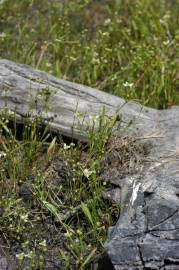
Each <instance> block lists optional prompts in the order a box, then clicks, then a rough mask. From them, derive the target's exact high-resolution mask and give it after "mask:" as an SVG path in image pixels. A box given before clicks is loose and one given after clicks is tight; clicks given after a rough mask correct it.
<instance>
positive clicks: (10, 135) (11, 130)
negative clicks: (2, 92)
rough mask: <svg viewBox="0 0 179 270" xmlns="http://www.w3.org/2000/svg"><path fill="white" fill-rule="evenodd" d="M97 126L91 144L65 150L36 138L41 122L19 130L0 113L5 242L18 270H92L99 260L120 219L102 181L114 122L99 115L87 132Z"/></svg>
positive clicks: (47, 138)
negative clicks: (102, 165) (112, 227)
mask: <svg viewBox="0 0 179 270" xmlns="http://www.w3.org/2000/svg"><path fill="white" fill-rule="evenodd" d="M10 118H11V121H12V118H13V125H12V122H11V121H10V120H9V119H10ZM94 119H98V124H96V125H97V129H96V131H95V129H94V126H93V125H91V127H90V128H89V129H88V136H89V143H88V144H85V145H84V144H81V143H80V142H78V143H77V142H76V143H74V142H71V143H70V144H67V143H65V142H63V141H62V139H61V138H60V137H58V136H56V137H52V135H51V133H50V129H48V127H46V129H45V130H43V131H42V130H39V128H38V126H39V123H40V118H39V117H38V118H34V120H33V121H32V119H31V122H30V121H29V119H28V117H27V118H26V119H24V124H23V125H22V126H18V125H17V123H16V118H15V114H13V115H12V113H10V114H9V113H8V111H7V110H5V112H3V113H1V121H0V138H1V144H0V194H1V200H0V212H1V220H0V234H1V242H2V241H3V246H5V247H7V246H8V247H9V251H8V252H7V257H10V259H11V261H13V263H14V265H16V269H89V267H90V265H91V264H92V262H93V261H94V258H95V257H96V256H97V254H99V253H100V252H102V250H103V243H104V241H105V239H106V232H107V228H108V227H109V226H110V225H111V224H113V222H114V221H115V220H116V219H117V217H118V214H119V206H117V205H116V204H115V203H113V204H112V203H109V202H106V201H105V200H104V199H103V197H102V190H103V189H104V187H105V186H106V182H104V181H103V179H102V178H101V177H100V174H99V170H100V162H101V160H102V157H103V156H104V152H105V147H106V143H107V141H108V140H109V137H110V136H111V131H112V128H113V125H114V118H113V117H112V118H108V117H106V116H105V111H104V110H102V111H101V112H100V114H99V116H95V117H94V118H91V119H89V121H88V123H87V124H88V125H89V124H91V121H92V123H93V122H94ZM19 128H21V140H19V139H18V137H17V129H19ZM102 130H103V131H106V132H104V133H103V132H102ZM97 137H98V139H97ZM99 140H101V144H100V147H99V145H98V142H99Z"/></svg>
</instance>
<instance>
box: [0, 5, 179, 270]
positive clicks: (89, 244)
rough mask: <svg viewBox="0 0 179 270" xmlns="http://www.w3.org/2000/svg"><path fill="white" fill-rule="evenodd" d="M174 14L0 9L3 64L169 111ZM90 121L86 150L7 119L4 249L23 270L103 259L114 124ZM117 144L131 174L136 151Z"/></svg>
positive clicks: (112, 214) (1, 177)
mask: <svg viewBox="0 0 179 270" xmlns="http://www.w3.org/2000/svg"><path fill="white" fill-rule="evenodd" d="M178 14H179V1H178V0H173V1H170V0H168V1H167V0H160V1H156V0H155V1H154V0H132V1H129V0H103V1H102V0H101V1H99V0H98V1H97V0H75V1H72V0H68V1H66V0H64V1H57V0H54V1H51V0H48V1H47V0H21V1H19V0H1V1H0V57H1V58H6V59H10V60H14V61H16V62H19V63H23V64H29V65H32V66H34V67H36V68H39V69H41V70H44V71H46V72H48V73H51V74H53V75H55V76H57V77H59V78H63V79H67V80H70V81H74V82H78V83H82V84H85V85H89V86H92V87H96V88H98V89H101V90H104V91H107V92H110V93H112V94H115V95H118V96H120V97H124V98H125V99H133V100H137V101H139V102H141V103H142V104H144V105H148V106H152V107H155V108H159V109H164V108H167V107H169V106H172V105H175V104H178V102H179V92H178V90H179V89H178V87H179V73H178V70H179V55H178V52H179V17H178ZM10 119H11V121H10ZM12 119H13V120H12ZM89 121H90V122H89V123H88V124H89V126H91V127H92V128H89V130H88V139H89V143H88V144H87V145H84V144H81V143H80V142H68V143H67V142H66V141H63V139H62V138H61V136H60V135H59V136H58V135H56V136H55V137H54V136H53V135H52V134H51V132H50V127H49V126H48V125H47V127H46V128H45V129H44V130H42V129H39V128H38V126H39V123H40V122H41V117H40V116H39V117H37V118H35V119H34V120H33V121H32V122H30V121H29V119H28V117H27V118H26V119H24V123H23V124H22V125H21V126H19V125H17V121H16V116H15V114H12V112H9V111H7V110H4V111H3V112H1V115H0V196H1V199H0V214H1V219H0V235H1V236H0V243H2V246H3V247H4V253H5V254H7V255H8V256H9V257H10V259H11V260H12V261H15V264H16V266H17V267H16V268H17V269H51V268H50V267H53V268H52V269H92V262H94V261H95V258H97V257H96V256H97V255H98V254H100V253H101V252H102V251H103V243H104V241H105V239H106V233H107V229H108V227H109V226H110V225H112V224H114V223H115V222H116V220H117V218H118V216H119V208H120V206H119V205H116V204H115V203H111V202H108V201H106V200H104V198H103V197H102V191H103V189H104V188H105V186H106V185H107V183H106V182H105V181H104V179H103V178H102V177H101V174H100V171H101V170H102V169H103V170H104V165H103V166H102V165H101V164H102V161H103V159H104V157H105V155H106V152H108V151H109V152H110V153H112V152H113V151H110V149H111V148H112V147H113V146H114V143H113V142H114V141H110V138H111V132H112V128H113V126H114V124H115V116H114V117H112V118H110V119H109V118H107V117H106V116H105V110H103V109H102V110H101V112H99V115H97V116H95V117H94V118H91V119H89ZM96 122H97V123H98V124H97V126H96V129H94V125H93V124H96ZM49 124H50V123H49ZM116 141H117V140H116V139H115V145H116ZM111 142H112V143H111ZM123 142H125V143H124V144H123ZM130 142H131V143H130ZM119 145H124V147H125V154H124V155H121V156H120V158H122V157H124V159H125V160H124V159H123V160H122V161H121V159H120V164H123V165H124V167H125V173H127V172H126V166H127V165H126V164H131V162H130V160H129V159H130V158H133V157H134V156H135V153H134V156H133V155H132V154H131V153H133V152H135V149H139V148H138V147H136V148H135V147H134V148H132V149H134V150H131V148H130V146H131V145H134V141H133V140H132V139H131V138H130V139H129V140H126V139H125V140H124V141H122V140H121V141H120V142H119V141H117V146H116V148H115V149H117V150H116V151H117V152H120V151H121V153H123V151H124V147H123V146H122V148H119ZM126 145H129V147H127V148H126ZM140 149H141V148H140ZM142 149H143V148H142ZM129 150H130V151H129ZM128 151H129V153H130V154H126V153H128ZM136 151H138V150H136ZM144 152H145V151H144ZM114 153H115V151H114ZM140 153H143V150H142V151H141V150H140ZM143 154H145V153H143ZM143 154H142V155H143ZM118 157H119V155H118ZM133 160H134V159H133ZM136 162H138V161H136V160H134V163H135V164H136ZM103 164H104V163H103ZM137 164H138V163H137ZM105 166H106V165H105ZM116 166H119V164H118V165H116ZM128 169H129V168H128V167H127V171H128ZM120 170H121V173H122V170H123V166H120ZM52 265H53V266H52Z"/></svg>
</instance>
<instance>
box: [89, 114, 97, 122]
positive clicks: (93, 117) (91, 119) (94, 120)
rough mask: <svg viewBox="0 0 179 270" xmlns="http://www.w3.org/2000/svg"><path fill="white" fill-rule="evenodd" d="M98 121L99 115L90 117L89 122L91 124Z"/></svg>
mask: <svg viewBox="0 0 179 270" xmlns="http://www.w3.org/2000/svg"><path fill="white" fill-rule="evenodd" d="M98 119H99V115H90V116H89V120H90V121H92V122H96V121H97V120H98Z"/></svg>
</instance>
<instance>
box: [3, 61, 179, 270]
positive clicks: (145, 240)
mask: <svg viewBox="0 0 179 270" xmlns="http://www.w3.org/2000/svg"><path fill="white" fill-rule="evenodd" d="M44 88H49V89H51V90H53V91H54V95H52V97H51V98H50V102H49V108H50V109H49V111H48V116H47V115H46V112H45V111H43V108H42V105H41V101H40V100H39V96H38V92H39V91H40V89H44ZM7 89H9V90H8V91H7ZM124 103H125V101H124V100H123V99H121V98H118V97H114V96H112V95H109V94H106V93H104V92H101V91H98V90H95V89H92V88H89V87H86V86H82V85H79V84H75V83H70V82H67V81H63V80H58V79H56V78H55V77H53V76H51V75H48V74H47V73H44V72H41V71H38V70H36V69H33V68H31V67H28V66H25V65H18V64H15V63H13V62H10V61H7V60H0V108H3V107H4V106H5V105H6V106H7V107H8V108H9V109H10V110H15V111H16V114H17V115H18V117H19V118H20V117H21V116H23V115H25V114H27V112H28V111H29V107H31V113H33V114H38V113H39V112H41V113H42V115H43V117H50V118H52V121H51V126H52V129H54V130H55V131H56V130H59V131H60V132H61V133H62V134H64V135H66V136H73V137H75V138H83V139H85V131H84V132H82V131H81V130H79V129H78V128H77V127H74V117H75V116H74V115H75V112H76V111H79V112H83V113H85V115H86V118H88V117H89V116H90V115H94V114H97V113H98V111H99V109H100V108H101V107H102V106H105V107H106V110H107V112H108V113H109V114H112V113H113V112H115V111H116V110H117V109H119V108H120V107H121V106H122V105H123V104H124ZM34 104H35V105H34ZM120 113H121V114H122V115H123V117H124V118H125V119H126V121H129V120H133V125H132V126H131V128H130V131H131V132H133V133H135V134H136V133H138V134H139V135H140V137H143V139H141V141H147V142H148V143H150V145H151V150H150V154H149V155H148V157H147V159H146V160H145V161H144V162H143V166H142V167H141V168H140V172H139V173H138V174H136V175H133V176H126V177H125V179H121V178H120V177H118V171H117V169H116V172H115V174H114V176H113V178H112V179H109V181H110V182H112V183H113V185H114V186H116V187H117V188H118V189H119V188H120V206H121V214H120V218H119V220H118V222H117V224H116V225H115V226H114V227H112V228H110V230H109V234H108V239H107V241H106V243H105V248H106V251H107V253H108V255H109V257H110V259H111V261H112V264H113V266H114V268H115V269H116V270H124V269H130V270H134V269H135V270H136V269H166V270H167V269H179V107H177V106H176V107H172V108H170V109H168V110H165V111H158V110H154V109H150V108H146V107H142V106H141V105H139V104H136V103H132V102H130V103H127V104H125V106H123V107H122V109H121V111H120ZM111 269H112V268H111ZM107 270H110V269H109V266H108V269H107Z"/></svg>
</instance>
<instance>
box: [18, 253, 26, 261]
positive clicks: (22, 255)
mask: <svg viewBox="0 0 179 270" xmlns="http://www.w3.org/2000/svg"><path fill="white" fill-rule="evenodd" d="M24 257H25V254H24V252H21V253H19V254H16V258H17V259H18V260H20V261H22V260H23V259H24Z"/></svg>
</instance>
